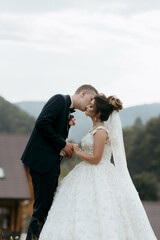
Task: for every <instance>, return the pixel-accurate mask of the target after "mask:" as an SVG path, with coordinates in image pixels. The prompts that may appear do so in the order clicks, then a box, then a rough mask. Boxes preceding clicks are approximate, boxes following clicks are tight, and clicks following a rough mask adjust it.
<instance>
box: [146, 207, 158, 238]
mask: <svg viewBox="0 0 160 240" xmlns="http://www.w3.org/2000/svg"><path fill="white" fill-rule="evenodd" d="M143 206H144V208H145V210H146V213H147V215H148V218H149V221H150V224H151V226H152V228H153V231H154V233H155V235H156V237H157V239H160V202H143Z"/></svg>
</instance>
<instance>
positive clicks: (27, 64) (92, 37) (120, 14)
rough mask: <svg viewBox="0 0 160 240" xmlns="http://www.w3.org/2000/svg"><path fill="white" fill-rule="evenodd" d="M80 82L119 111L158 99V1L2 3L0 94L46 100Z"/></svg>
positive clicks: (71, 90)
mask: <svg viewBox="0 0 160 240" xmlns="http://www.w3.org/2000/svg"><path fill="white" fill-rule="evenodd" d="M82 84H91V85H93V86H94V87H96V88H97V90H98V91H99V92H103V93H104V94H106V95H107V96H108V95H112V94H113V95H117V97H119V98H120V99H121V100H122V102H123V104H124V107H128V106H134V105H140V104H145V103H155V102H160V90H159V89H160V1H159V0H149V1H148V0H134V1H133V0H81V1H79V0H60V1H55V0H54V1H53V0H45V1H44V0H5V1H4V0H0V96H2V97H4V98H5V99H6V100H8V101H10V102H13V103H15V102H20V101H47V100H48V99H49V98H50V97H51V96H52V95H54V94H56V93H62V94H71V95H72V94H74V91H75V90H76V89H77V88H78V87H79V86H80V85H82Z"/></svg>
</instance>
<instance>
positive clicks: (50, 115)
mask: <svg viewBox="0 0 160 240" xmlns="http://www.w3.org/2000/svg"><path fill="white" fill-rule="evenodd" d="M97 93H98V92H97V90H96V89H95V88H94V87H92V86H91V85H82V86H80V87H79V88H78V89H77V90H76V92H75V94H74V95H73V96H72V97H70V96H69V95H61V94H57V95H55V96H53V97H52V98H51V99H49V101H48V102H47V103H46V105H45V106H44V108H43V109H42V112H41V113H40V115H39V117H38V119H37V121H36V123H35V127H34V129H33V132H32V134H31V137H30V139H29V141H28V144H27V146H26V148H25V151H24V153H23V155H22V158H21V159H22V161H23V163H24V164H25V165H26V166H28V167H29V170H30V175H31V178H32V184H33V190H34V205H33V215H32V218H31V221H30V224H29V228H28V233H27V238H26V240H31V239H38V237H39V234H40V232H41V229H42V227H43V225H44V222H45V219H46V217H47V214H48V211H49V209H50V207H51V204H52V201H53V196H54V192H55V190H56V188H57V185H58V177H59V175H60V162H61V161H60V160H61V159H62V157H61V156H60V152H61V150H63V151H64V152H65V154H66V156H67V157H68V158H71V157H72V154H73V146H72V144H71V143H69V142H66V141H65V140H66V138H67V136H68V130H69V115H70V113H71V112H72V111H74V110H73V108H75V109H79V110H81V111H85V110H86V107H87V105H88V104H89V103H90V102H91V100H92V99H93V97H94V96H95V95H96V94H97ZM64 204H65V203H64Z"/></svg>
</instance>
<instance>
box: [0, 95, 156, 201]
mask: <svg viewBox="0 0 160 240" xmlns="http://www.w3.org/2000/svg"><path fill="white" fill-rule="evenodd" d="M34 123H35V119H34V117H32V116H30V115H29V114H28V113H26V112H25V111H23V110H21V109H20V108H18V107H17V106H15V105H14V104H11V103H9V102H8V101H6V100H5V99H4V98H2V97H0V133H9V134H23V135H29V134H30V133H31V131H32V129H33V126H34ZM159 129H160V116H159V117H155V118H151V119H150V120H149V121H148V122H147V123H145V124H143V121H142V120H141V119H140V118H137V119H136V121H135V123H134V125H133V126H131V127H125V128H123V136H124V143H125V150H126V157H127V164H128V169H129V172H130V174H131V177H132V179H133V182H134V184H135V186H136V188H137V190H138V192H139V195H140V197H141V199H142V200H148V201H150V200H152V201H157V200H160V130H159ZM69 141H71V142H72V140H71V139H70V140H69ZM79 162H80V159H78V158H77V157H76V156H74V157H73V159H69V160H68V159H65V158H64V159H63V160H62V164H61V166H62V167H61V175H60V180H62V179H63V177H64V176H65V175H66V174H67V173H68V172H69V171H70V170H71V169H72V168H73V167H74V166H75V165H76V164H78V163H79Z"/></svg>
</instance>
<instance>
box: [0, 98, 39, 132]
mask: <svg viewBox="0 0 160 240" xmlns="http://www.w3.org/2000/svg"><path fill="white" fill-rule="evenodd" d="M34 122H35V119H34V117H32V116H30V115H29V114H28V113H26V112H24V111H23V110H21V109H20V108H18V107H17V106H15V105H14V104H12V103H10V102H8V101H6V100H5V99H4V98H2V97H0V132H3V133H16V134H29V133H31V131H32V128H33V126H34Z"/></svg>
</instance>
